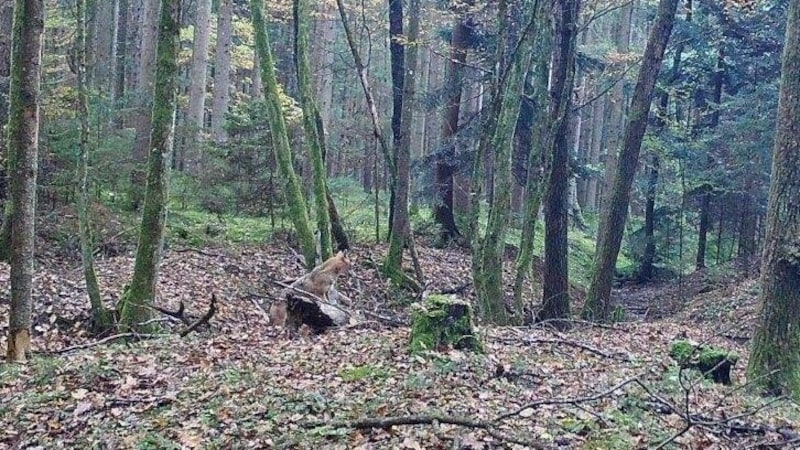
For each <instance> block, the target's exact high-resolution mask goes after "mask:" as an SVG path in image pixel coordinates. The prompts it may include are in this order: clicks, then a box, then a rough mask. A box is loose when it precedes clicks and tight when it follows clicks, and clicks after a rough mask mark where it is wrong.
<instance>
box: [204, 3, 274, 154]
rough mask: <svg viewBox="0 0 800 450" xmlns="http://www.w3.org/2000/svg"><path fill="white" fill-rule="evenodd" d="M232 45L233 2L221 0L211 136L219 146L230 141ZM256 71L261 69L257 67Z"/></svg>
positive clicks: (218, 18)
mask: <svg viewBox="0 0 800 450" xmlns="http://www.w3.org/2000/svg"><path fill="white" fill-rule="evenodd" d="M232 45H233V0H220V2H219V15H218V16H217V47H216V50H215V54H214V100H213V104H212V108H211V136H212V138H213V139H214V142H215V143H217V144H220V143H223V142H225V141H226V140H227V139H228V134H227V133H226V132H225V129H224V128H223V125H225V114H226V113H227V112H228V99H229V96H228V89H229V88H230V83H231V47H232ZM256 52H257V50H256ZM255 70H259V68H258V67H256V68H255ZM270 70H273V69H272V68H270ZM262 82H263V80H262Z"/></svg>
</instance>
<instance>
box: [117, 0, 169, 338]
mask: <svg viewBox="0 0 800 450" xmlns="http://www.w3.org/2000/svg"><path fill="white" fill-rule="evenodd" d="M180 24H181V1H180V0H173V1H163V2H162V4H161V17H160V19H159V21H158V30H159V33H158V38H157V45H158V49H157V51H156V55H157V56H156V57H157V64H156V73H155V79H156V85H155V91H154V94H153V111H152V127H153V129H152V133H151V136H150V139H149V144H148V146H147V147H149V148H151V149H152V150H151V151H150V152H149V158H148V163H147V166H148V167H147V191H146V193H145V197H144V208H143V211H142V225H141V229H140V231H139V244H138V246H137V247H136V262H135V264H134V268H133V278H132V279H131V284H130V285H129V286H128V287H127V289H126V290H125V292H124V293H123V295H122V299H121V300H120V304H119V306H118V309H119V312H120V314H119V315H120V326H121V327H122V329H123V330H125V329H130V330H135V331H144V332H147V331H149V330H151V329H152V327H153V325H152V324H149V325H146V324H145V322H146V321H147V320H148V319H149V318H150V314H151V311H152V309H151V307H150V305H152V304H153V301H154V299H155V294H156V285H157V283H158V269H159V267H158V266H159V264H160V262H161V253H162V247H163V244H164V228H165V225H166V219H167V205H168V204H169V169H170V165H171V163H172V146H173V132H174V130H175V111H176V103H177V101H176V96H177V91H178V52H179V49H180Z"/></svg>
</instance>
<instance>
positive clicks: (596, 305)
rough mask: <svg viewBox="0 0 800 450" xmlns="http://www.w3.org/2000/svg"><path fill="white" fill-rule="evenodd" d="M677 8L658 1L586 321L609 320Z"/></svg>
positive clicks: (669, 0) (607, 208)
mask: <svg viewBox="0 0 800 450" xmlns="http://www.w3.org/2000/svg"><path fill="white" fill-rule="evenodd" d="M677 7H678V0H660V1H659V4H658V12H657V13H656V18H655V21H654V22H653V27H652V29H651V30H650V36H649V37H648V39H647V45H646V47H645V50H644V58H643V60H642V67H641V69H640V70H639V77H638V79H637V80H636V87H635V88H634V91H633V99H632V100H631V107H630V114H629V119H628V123H627V125H626V127H625V137H624V139H623V141H622V151H621V152H620V157H619V164H618V165H617V169H616V174H615V176H614V185H613V189H612V190H611V192H610V194H611V195H609V197H608V202H607V204H606V205H604V206H603V209H602V217H603V219H602V220H601V221H600V223H601V224H607V225H606V226H605V227H604V228H601V232H600V235H599V239H598V243H597V251H596V253H595V258H594V264H593V267H592V281H591V283H590V285H589V292H588V293H587V296H586V303H585V305H584V309H583V317H584V318H586V319H588V320H599V321H605V320H608V318H609V313H610V303H611V302H610V300H611V285H612V282H613V281H614V269H615V266H616V261H617V255H619V249H620V245H621V244H622V234H623V232H624V230H625V221H626V219H627V213H628V204H629V202H630V190H631V185H632V184H633V177H634V175H635V174H636V166H637V165H638V163H639V151H640V149H641V145H642V139H643V137H644V132H645V129H646V128H647V118H648V116H649V113H650V102H651V100H652V97H653V89H654V87H655V83H656V79H657V78H658V73H659V71H660V70H661V62H662V60H663V59H664V51H665V49H666V47H667V43H668V42H669V37H670V34H671V33H672V25H673V24H674V22H675V11H676V10H677Z"/></svg>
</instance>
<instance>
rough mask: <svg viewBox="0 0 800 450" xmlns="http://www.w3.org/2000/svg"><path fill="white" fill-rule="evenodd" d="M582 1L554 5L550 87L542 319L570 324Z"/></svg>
mask: <svg viewBox="0 0 800 450" xmlns="http://www.w3.org/2000/svg"><path fill="white" fill-rule="evenodd" d="M579 11H580V2H579V1H578V0H575V1H571V0H558V1H556V3H555V6H554V11H553V14H554V24H555V34H554V37H553V76H552V79H553V82H552V83H551V86H550V110H549V112H550V124H551V129H550V133H551V136H552V139H551V140H549V141H548V144H549V145H550V148H548V151H549V156H548V158H549V159H548V166H549V170H548V173H547V190H546V195H545V198H544V201H545V208H544V217H545V240H544V274H543V276H542V279H543V281H542V284H543V286H542V297H543V298H542V310H541V311H540V312H539V315H538V318H539V319H540V320H552V321H554V322H553V324H554V325H555V326H557V327H558V328H562V329H563V328H566V327H567V322H565V321H563V320H561V319H567V318H569V315H570V305H569V300H570V299H569V274H568V264H567V247H568V245H567V226H568V221H569V211H568V208H569V153H570V148H569V142H568V140H569V114H570V108H571V104H572V102H571V99H572V89H573V85H574V81H575V46H576V40H577V28H578V20H579V17H578V15H579V14H578V13H579Z"/></svg>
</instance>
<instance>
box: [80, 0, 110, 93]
mask: <svg viewBox="0 0 800 450" xmlns="http://www.w3.org/2000/svg"><path fill="white" fill-rule="evenodd" d="M92 3H94V5H92V6H93V7H94V17H93V19H92V20H93V22H94V24H95V26H94V27H93V28H94V35H93V36H92V40H93V44H92V48H93V49H94V62H93V64H92V65H91V70H92V76H91V79H92V80H93V85H94V87H95V89H97V90H98V91H99V92H101V93H102V94H103V95H107V94H109V93H110V92H111V91H112V86H113V84H114V59H115V58H116V54H115V50H116V38H117V27H116V24H117V22H116V15H115V13H116V9H117V1H115V0H105V1H96V2H92ZM78 26H80V25H78ZM87 51H88V49H87ZM87 67H89V65H88V61H87ZM84 81H86V80H84Z"/></svg>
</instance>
